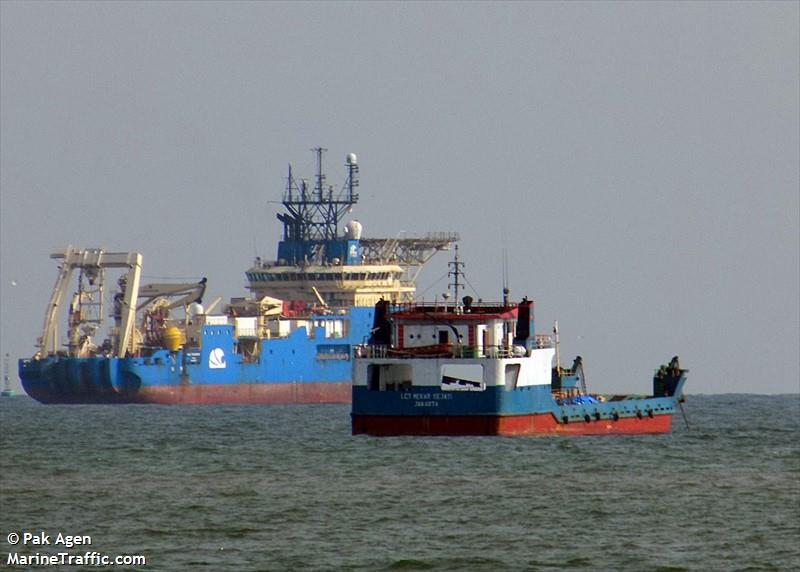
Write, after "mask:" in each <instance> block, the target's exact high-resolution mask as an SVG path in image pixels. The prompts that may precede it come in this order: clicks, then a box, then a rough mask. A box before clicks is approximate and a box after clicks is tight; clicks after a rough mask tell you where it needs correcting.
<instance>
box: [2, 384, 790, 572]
mask: <svg viewBox="0 0 800 572" xmlns="http://www.w3.org/2000/svg"><path fill="white" fill-rule="evenodd" d="M684 408H685V411H686V419H687V421H688V427H687V424H686V423H685V421H684V419H683V418H682V417H681V415H680V413H678V414H677V415H676V416H675V419H674V423H673V432H672V433H671V434H667V435H654V436H620V437H616V436H602V437H512V438H502V437H456V438H449V437H436V438H428V437H425V438H420V437H395V438H375V437H369V436H355V437H354V436H352V435H351V434H350V418H349V408H348V407H347V406H339V405H334V406H324V405H320V406H316V405H303V406H244V407H242V406H239V407H222V406H220V407H216V406H197V407H183V406H146V405H130V406H104V405H93V406H60V405H47V406H45V405H41V404H38V403H36V402H34V401H32V400H30V399H28V398H26V397H19V398H12V399H2V400H0V429H1V434H0V439H2V449H0V547H1V548H2V550H0V569H7V568H8V569H12V570H13V569H37V570H38V569H50V570H53V569H58V570H62V569H63V570H79V569H92V568H94V563H95V562H96V559H97V558H100V557H101V556H105V557H108V558H112V559H113V558H116V557H117V556H123V557H130V556H141V557H144V559H145V563H144V564H142V563H141V561H139V562H140V563H139V564H136V565H130V566H124V565H118V566H112V567H111V568H110V569H136V570H194V569H206V570H215V571H217V570H236V571H243V570H354V571H361V570H364V571H366V570H370V571H371V570H459V571H461V570H476V571H480V570H486V571H498V570H514V571H516V570H663V571H680V570H725V571H728V570H753V571H756V570H758V571H761V570H796V569H798V568H800V547H799V546H800V542H798V541H800V426H799V424H800V396H798V395H791V396H759V395H716V396H700V395H698V396H694V395H689V396H688V397H687V399H686V403H685V405H684ZM15 534H16V535H19V540H18V541H17V543H15V544H12V541H14V540H15V538H17V537H15V536H14V535H15ZM59 534H61V535H62V536H61V538H62V541H63V540H64V538H66V537H73V540H74V539H78V540H83V541H84V542H83V543H82V544H74V543H72V546H71V547H68V546H66V545H65V543H64V542H62V543H60V544H58V545H56V544H55V540H56V539H57V538H59V537H58V535H59ZM9 536H10V538H9ZM86 537H88V539H89V542H90V543H86V542H85V540H86V539H87V538H86ZM34 539H38V540H40V541H43V540H47V541H48V543H43V542H42V543H38V544H37V543H35V542H34ZM59 554H66V555H67V556H72V557H73V560H72V565H69V564H60V562H62V560H57V561H56V562H58V564H56V565H49V566H44V565H42V559H44V558H49V557H50V556H53V555H56V556H55V557H56V558H60V557H58V556H57V555H59ZM37 555H38V556H37ZM90 555H91V556H90ZM21 556H27V557H28V558H32V559H33V560H27V562H38V565H31V566H29V567H26V566H23V565H22V564H21V563H22V562H26V561H25V560H20V557H21ZM76 557H79V558H83V559H84V560H82V561H80V560H77V559H76ZM36 558H38V559H39V560H38V561H37V560H35V559H36ZM65 558H66V557H65ZM9 559H10V560H9ZM15 559H16V560H15ZM90 559H91V560H90ZM63 561H64V562H69V561H68V560H63ZM132 561H135V560H121V561H119V562H120V563H124V562H132ZM78 562H82V564H80V563H78ZM111 562H112V563H113V562H115V561H113V560H112V561H111Z"/></svg>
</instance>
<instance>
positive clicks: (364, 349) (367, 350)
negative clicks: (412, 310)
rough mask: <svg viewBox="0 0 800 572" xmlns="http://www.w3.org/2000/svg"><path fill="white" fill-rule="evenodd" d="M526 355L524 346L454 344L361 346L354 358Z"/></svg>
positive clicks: (358, 346) (462, 357) (355, 347)
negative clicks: (396, 346) (400, 346)
mask: <svg viewBox="0 0 800 572" xmlns="http://www.w3.org/2000/svg"><path fill="white" fill-rule="evenodd" d="M526 353H527V351H526V350H525V347H524V346H506V345H493V346H465V345H463V344H452V345H449V346H427V347H408V348H402V349H400V348H393V347H391V346H386V345H371V344H359V345H356V346H354V348H353V357H355V358H362V359H364V358H366V359H375V358H392V359H412V358H416V359H432V358H456V359H497V358H512V357H524V356H525V355H526Z"/></svg>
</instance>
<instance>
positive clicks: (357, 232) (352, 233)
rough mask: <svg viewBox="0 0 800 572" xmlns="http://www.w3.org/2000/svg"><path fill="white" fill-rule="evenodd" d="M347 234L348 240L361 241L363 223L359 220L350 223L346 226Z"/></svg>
mask: <svg viewBox="0 0 800 572" xmlns="http://www.w3.org/2000/svg"><path fill="white" fill-rule="evenodd" d="M344 228H345V232H346V233H347V238H349V239H351V240H361V231H362V230H363V227H362V226H361V223H360V222H358V221H357V220H351V221H350V222H348V223H347V225H345V227H344Z"/></svg>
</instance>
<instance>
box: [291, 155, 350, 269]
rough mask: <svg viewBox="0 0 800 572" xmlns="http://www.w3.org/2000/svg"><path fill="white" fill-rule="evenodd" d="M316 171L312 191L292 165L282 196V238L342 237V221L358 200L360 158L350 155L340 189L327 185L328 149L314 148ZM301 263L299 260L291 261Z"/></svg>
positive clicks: (334, 238) (332, 238)
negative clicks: (340, 228) (345, 178)
mask: <svg viewBox="0 0 800 572" xmlns="http://www.w3.org/2000/svg"><path fill="white" fill-rule="evenodd" d="M312 151H313V152H314V154H315V155H316V160H317V172H316V176H315V179H316V182H315V184H314V189H313V190H311V191H309V189H308V182H307V181H306V180H300V182H299V184H298V182H297V180H296V179H295V178H294V175H293V174H292V166H291V165H289V176H288V178H287V181H286V192H285V193H284V196H283V201H282V202H283V206H284V207H286V211H287V212H285V213H278V215H277V216H278V220H280V221H281V222H282V223H283V240H287V241H289V240H291V241H303V240H305V241H311V240H336V239H337V238H338V237H339V223H340V222H341V220H342V218H343V217H344V215H345V213H347V212H349V211H351V210H352V208H353V205H354V204H356V203H357V202H358V194H356V192H355V190H356V188H357V187H358V159H357V158H356V155H355V153H350V154H349V155H348V156H347V171H348V175H347V180H346V181H345V183H344V185H343V186H342V188H341V189H339V190H338V191H335V190H334V188H333V186H329V185H327V177H326V175H325V172H324V170H323V164H322V163H323V161H322V160H323V155H324V153H325V151H327V149H325V148H324V147H315V148H314V149H312ZM291 262H300V261H291Z"/></svg>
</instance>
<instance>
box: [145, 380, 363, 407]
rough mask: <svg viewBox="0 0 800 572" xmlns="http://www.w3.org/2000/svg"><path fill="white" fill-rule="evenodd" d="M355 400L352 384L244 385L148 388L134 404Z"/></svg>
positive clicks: (279, 402) (329, 401)
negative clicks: (353, 398)
mask: <svg viewBox="0 0 800 572" xmlns="http://www.w3.org/2000/svg"><path fill="white" fill-rule="evenodd" d="M351 398H352V389H351V385H350V383H349V382H345V383H331V382H319V383H270V384H266V383H243V384H225V385H222V384H220V385H172V386H156V387H144V388H141V389H140V390H139V391H138V392H137V393H136V396H135V397H134V398H133V399H131V401H132V402H135V403H158V404H162V405H179V404H180V405H247V404H254V405H264V404H282V403H350V401H351Z"/></svg>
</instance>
